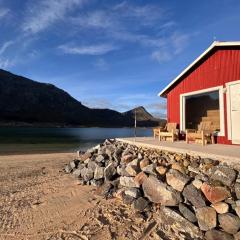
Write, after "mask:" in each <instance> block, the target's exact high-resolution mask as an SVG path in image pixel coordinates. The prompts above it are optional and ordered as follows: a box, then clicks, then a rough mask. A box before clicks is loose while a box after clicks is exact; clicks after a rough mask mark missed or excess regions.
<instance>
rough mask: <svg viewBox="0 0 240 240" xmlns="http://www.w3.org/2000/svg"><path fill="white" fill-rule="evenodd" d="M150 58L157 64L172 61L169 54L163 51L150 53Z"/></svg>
mask: <svg viewBox="0 0 240 240" xmlns="http://www.w3.org/2000/svg"><path fill="white" fill-rule="evenodd" d="M151 57H152V59H154V60H156V61H157V62H159V63H162V62H167V61H169V60H171V59H172V55H171V53H170V52H169V51H167V50H163V49H162V50H156V51H154V52H152V55H151Z"/></svg>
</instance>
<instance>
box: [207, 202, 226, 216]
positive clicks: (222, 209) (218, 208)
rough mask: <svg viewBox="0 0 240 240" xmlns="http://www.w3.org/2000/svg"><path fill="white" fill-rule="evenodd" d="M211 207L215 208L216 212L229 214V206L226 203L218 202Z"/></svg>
mask: <svg viewBox="0 0 240 240" xmlns="http://www.w3.org/2000/svg"><path fill="white" fill-rule="evenodd" d="M211 207H213V208H214V209H215V210H216V212H217V213H220V214H223V213H227V212H228V210H229V205H228V204H227V203H225V202H218V203H215V204H212V205H211Z"/></svg>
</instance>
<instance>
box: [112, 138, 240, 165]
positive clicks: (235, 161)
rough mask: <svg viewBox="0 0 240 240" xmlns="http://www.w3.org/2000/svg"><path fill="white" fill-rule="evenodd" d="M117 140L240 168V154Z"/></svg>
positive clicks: (122, 139) (123, 139)
mask: <svg viewBox="0 0 240 240" xmlns="http://www.w3.org/2000/svg"><path fill="white" fill-rule="evenodd" d="M116 140H117V141H121V142H124V143H128V144H132V145H135V146H137V147H145V148H153V149H158V150H163V151H169V152H176V153H182V154H189V155H192V156H199V157H201V158H211V159H214V160H218V161H220V162H223V163H226V164H228V165H231V166H233V165H234V167H235V168H236V165H238V166H237V168H239V169H240V156H239V157H233V156H228V155H222V154H213V153H207V152H202V151H199V150H197V151H195V150H189V149H184V148H178V147H169V146H163V145H160V144H159V145H154V144H150V143H143V142H139V141H137V140H136V141H134V138H132V140H129V139H125V138H116Z"/></svg>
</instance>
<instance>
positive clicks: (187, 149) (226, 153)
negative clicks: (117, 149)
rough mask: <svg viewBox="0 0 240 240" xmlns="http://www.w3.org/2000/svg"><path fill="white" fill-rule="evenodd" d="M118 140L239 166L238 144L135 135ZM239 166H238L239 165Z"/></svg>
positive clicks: (239, 147) (239, 148) (239, 152)
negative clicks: (188, 142) (171, 139)
mask: <svg viewBox="0 0 240 240" xmlns="http://www.w3.org/2000/svg"><path fill="white" fill-rule="evenodd" d="M117 140H118V141H122V142H126V143H129V144H134V145H136V146H141V147H150V148H156V149H159V150H165V151H170V152H178V153H184V154H186V153H187V154H189V155H194V156H200V157H202V158H211V159H215V160H219V161H222V162H225V163H227V164H229V165H236V164H237V165H239V166H240V146H236V145H224V144H208V145H206V146H202V145H201V144H195V143H190V144H187V143H186V142H185V141H178V142H173V143H172V142H166V141H161V142H160V141H158V139H154V138H153V137H137V138H118V139H117ZM239 168H240V167H239Z"/></svg>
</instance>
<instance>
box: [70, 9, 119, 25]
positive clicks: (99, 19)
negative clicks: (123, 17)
mask: <svg viewBox="0 0 240 240" xmlns="http://www.w3.org/2000/svg"><path fill="white" fill-rule="evenodd" d="M71 21H72V22H73V23H74V24H77V25H79V26H81V27H82V28H103V29H104V28H111V27H112V26H114V25H116V24H117V23H116V22H115V21H114V19H113V18H112V17H111V16H110V15H109V14H106V12H105V11H103V10H96V11H92V12H88V13H86V14H82V15H80V16H78V17H74V18H71Z"/></svg>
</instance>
